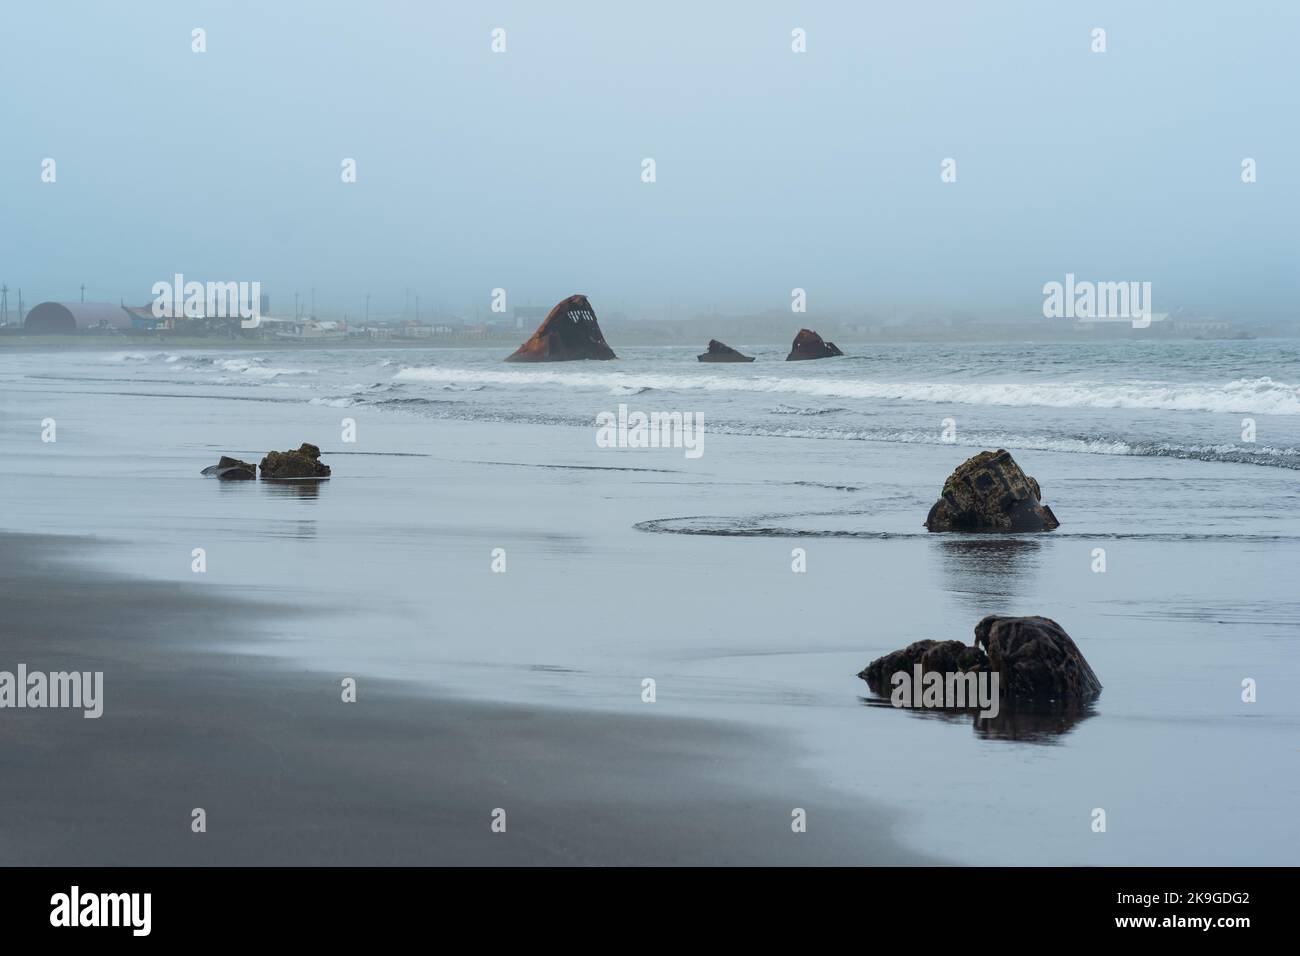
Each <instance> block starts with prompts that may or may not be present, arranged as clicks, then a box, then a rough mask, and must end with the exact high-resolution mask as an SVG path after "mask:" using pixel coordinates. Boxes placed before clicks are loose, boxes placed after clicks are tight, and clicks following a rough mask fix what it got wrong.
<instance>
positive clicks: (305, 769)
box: [0, 534, 934, 865]
mask: <svg viewBox="0 0 1300 956" xmlns="http://www.w3.org/2000/svg"><path fill="white" fill-rule="evenodd" d="M101 547H109V548H111V547H112V545H111V543H101V542H95V541H92V540H89V539H70V538H66V537H43V536H34V535H20V534H0V607H3V612H2V617H0V670H10V671H12V670H14V669H15V668H16V667H17V664H18V663H19V662H22V663H26V664H27V665H28V668H29V670H46V671H49V670H72V669H76V670H102V671H104V692H103V696H104V713H103V716H102V717H101V718H99V719H97V720H89V719H85V718H84V717H83V716H82V714H81V712H80V711H73V710H25V709H24V710H18V709H5V710H0V761H2V765H0V778H2V779H3V786H2V787H0V863H2V864H6V865H31V864H34V865H47V864H48V865H153V864H162V865H169V864H176V865H227V864H272V865H275V864H282V865H288V864H307V865H350V864H670V863H687V864H742V863H751V864H777V863H786V864H898V863H904V864H907V863H926V862H934V861H930V860H926V859H923V858H921V857H918V856H917V855H915V854H912V853H910V852H905V851H903V850H901V849H900V848H899V847H898V846H897V845H896V844H895V843H894V842H893V840H892V839H891V836H890V829H891V826H890V824H891V821H890V818H889V817H888V816H887V815H884V814H882V813H881V811H879V810H878V809H876V808H873V807H870V806H864V805H862V804H861V803H860V802H857V801H853V802H852V805H850V802H849V801H848V800H846V799H845V798H843V797H840V796H837V795H835V794H834V792H833V791H831V790H829V789H828V788H827V786H826V785H825V783H824V782H823V781H818V780H814V779H809V778H808V775H807V774H806V773H805V772H803V771H801V769H800V767H799V766H798V764H797V753H796V752H795V751H794V749H793V748H792V747H790V746H788V745H787V744H786V743H784V742H782V741H774V740H772V739H768V738H767V737H760V736H758V735H756V734H754V733H752V732H750V731H748V730H741V729H737V728H734V727H732V726H729V725H727V724H724V723H714V722H706V721H697V720H684V719H677V718H664V717H653V716H649V715H648V716H647V717H645V718H636V717H630V716H627V715H604V714H599V713H592V712H567V711H563V710H558V709H547V708H536V707H508V706H493V705H483V704H479V703H468V702H463V701H452V700H438V699H431V698H429V697H428V696H422V695H421V694H419V693H416V692H415V691H413V690H412V689H410V688H407V687H404V686H402V685H400V684H396V683H392V682H381V681H376V680H369V679H362V680H361V682H360V685H359V693H358V701H357V702H356V703H354V704H345V703H343V702H342V701H341V699H340V675H336V674H324V673H313V672H309V671H303V670H292V669H290V668H288V667H286V666H285V665H283V664H280V663H277V662H276V661H274V660H273V659H270V658H261V657H250V656H239V655H233V654H218V653H212V652H208V651H201V650H196V649H195V647H196V646H199V645H200V644H204V645H208V646H210V645H211V643H212V642H213V641H215V640H217V639H220V638H221V637H222V636H223V635H224V636H230V635H233V634H234V633H235V632H236V631H238V630H240V629H250V628H254V629H255V628H256V627H257V626H258V621H259V620H261V619H264V618H266V617H267V616H268V615H278V616H284V615H292V614H293V613H294V611H293V610H292V609H289V608H282V607H273V606H270V605H267V604H264V603H263V604H256V603H253V602H250V601H247V600H244V599H242V598H238V597H236V596H230V595H228V596H220V595H217V596H214V592H213V590H212V589H211V588H210V587H205V588H202V589H196V588H193V587H189V586H185V585H176V584H170V583H159V582H151V581H145V580H133V579H129V578H125V577H116V576H111V575H107V574H104V573H101V572H98V571H92V570H88V569H87V568H86V567H84V566H82V565H81V564H79V563H78V561H77V556H78V555H79V556H82V557H84V556H85V555H86V554H87V553H89V552H90V551H91V550H92V549H95V548H101ZM73 552H75V554H74V553H73ZM304 626H307V625H304ZM198 638H202V639H203V640H202V641H201V642H200V640H198ZM796 806H798V807H803V808H804V809H805V810H806V811H807V814H808V821H809V823H808V832H806V833H802V834H795V833H793V832H792V831H791V827H790V820H791V810H792V808H794V807H796ZM195 807H202V808H203V809H204V810H206V812H207V832H206V833H202V834H196V833H193V832H191V827H190V821H191V811H192V810H193V808H195ZM498 807H500V808H504V809H505V810H506V820H507V831H506V832H505V833H504V834H497V833H493V832H492V831H491V828H490V822H491V815H492V812H493V810H494V808H498Z"/></svg>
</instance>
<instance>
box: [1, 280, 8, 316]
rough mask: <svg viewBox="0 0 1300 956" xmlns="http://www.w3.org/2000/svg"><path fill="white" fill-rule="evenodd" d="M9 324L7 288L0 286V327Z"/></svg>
mask: <svg viewBox="0 0 1300 956" xmlns="http://www.w3.org/2000/svg"><path fill="white" fill-rule="evenodd" d="M8 324H9V286H7V285H0V325H8Z"/></svg>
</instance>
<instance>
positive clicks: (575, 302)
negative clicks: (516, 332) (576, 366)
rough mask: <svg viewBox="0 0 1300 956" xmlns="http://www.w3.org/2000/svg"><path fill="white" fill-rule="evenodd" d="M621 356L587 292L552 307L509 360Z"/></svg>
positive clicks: (527, 360) (566, 359)
mask: <svg viewBox="0 0 1300 956" xmlns="http://www.w3.org/2000/svg"><path fill="white" fill-rule="evenodd" d="M613 358H618V356H617V355H615V354H614V350H613V349H612V348H610V347H609V344H608V343H607V342H606V341H605V336H603V335H602V334H601V332H600V324H599V323H598V322H597V321H596V313H595V311H593V310H592V308H591V303H590V302H588V301H587V297H586V296H585V295H571V296H569V297H568V298H567V299H565V300H564V301H563V302H560V303H559V304H558V305H556V307H555V308H553V309H551V311H550V314H549V315H547V316H546V319H545V320H544V321H543V322H542V324H541V325H539V326H538V327H537V331H536V332H534V333H533V335H532V338H530V339H529V340H528V341H527V342H525V343H524V344H523V345H521V346H519V348H518V349H516V350H515V351H514V353H513V354H511V355H509V356H507V357H506V361H507V362H571V361H574V360H576V359H613Z"/></svg>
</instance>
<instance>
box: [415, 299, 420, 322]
mask: <svg viewBox="0 0 1300 956" xmlns="http://www.w3.org/2000/svg"><path fill="white" fill-rule="evenodd" d="M415 321H417V322H419V321H420V294H419V293H418V292H417V293H416V294H415Z"/></svg>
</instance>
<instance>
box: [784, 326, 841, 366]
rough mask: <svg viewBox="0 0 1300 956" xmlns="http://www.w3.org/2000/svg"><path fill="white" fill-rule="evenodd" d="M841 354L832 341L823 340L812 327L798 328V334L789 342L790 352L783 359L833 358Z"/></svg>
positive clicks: (797, 360) (793, 360)
mask: <svg viewBox="0 0 1300 956" xmlns="http://www.w3.org/2000/svg"><path fill="white" fill-rule="evenodd" d="M843 354H844V353H843V352H841V351H840V350H839V348H838V347H837V346H836V345H835V343H834V342H827V341H825V340H823V339H822V337H821V336H820V335H818V334H817V333H816V332H814V331H813V330H812V329H800V330H799V334H798V335H796V336H795V337H794V342H792V343H791V344H790V354H789V355H787V356H786V357H785V360H786V361H787V362H799V361H803V360H805V359H820V358H834V357H835V356H837V355H843Z"/></svg>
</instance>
